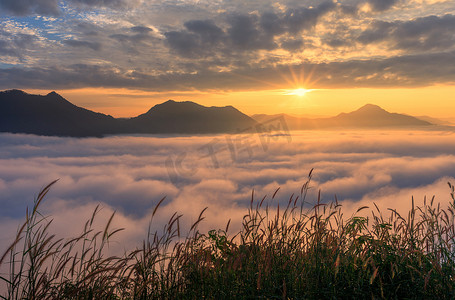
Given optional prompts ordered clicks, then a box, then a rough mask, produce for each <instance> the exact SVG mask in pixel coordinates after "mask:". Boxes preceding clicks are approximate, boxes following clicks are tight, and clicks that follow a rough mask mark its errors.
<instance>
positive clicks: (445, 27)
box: [358, 14, 455, 51]
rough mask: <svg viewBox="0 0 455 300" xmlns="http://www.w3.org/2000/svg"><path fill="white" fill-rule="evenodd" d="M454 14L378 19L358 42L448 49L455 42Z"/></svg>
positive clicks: (414, 49)
mask: <svg viewBox="0 0 455 300" xmlns="http://www.w3.org/2000/svg"><path fill="white" fill-rule="evenodd" d="M454 31H455V16H454V15H451V14H446V15H444V16H427V17H422V18H417V19H414V20H410V21H393V22H386V21H375V22H373V23H372V25H371V26H370V28H369V29H367V30H365V31H364V32H363V33H362V34H361V35H360V36H359V37H358V41H359V42H361V43H363V44H371V43H379V42H386V43H387V44H388V46H389V47H390V48H391V49H402V50H407V51H409V50H413V51H428V50H448V49H452V48H453V46H454V45H455V33H454Z"/></svg>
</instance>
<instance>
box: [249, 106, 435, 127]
mask: <svg viewBox="0 0 455 300" xmlns="http://www.w3.org/2000/svg"><path fill="white" fill-rule="evenodd" d="M277 116H278V115H254V116H253V118H254V119H255V120H256V121H258V122H264V121H267V120H268V119H272V118H275V117H277ZM281 116H283V117H284V118H285V120H286V123H287V125H288V127H289V128H290V129H293V130H297V129H299V130H301V129H325V128H384V127H387V128H394V127H395V128H401V127H414V126H429V125H433V124H432V123H430V122H427V121H424V120H421V119H418V118H415V117H412V116H408V115H404V114H397V113H390V112H388V111H386V110H384V109H383V108H381V107H379V106H377V105H374V104H366V105H364V106H362V107H361V108H359V109H357V110H355V111H353V112H350V113H341V114H339V115H337V116H335V117H330V118H315V119H309V118H299V117H293V116H289V115H285V114H283V115H281Z"/></svg>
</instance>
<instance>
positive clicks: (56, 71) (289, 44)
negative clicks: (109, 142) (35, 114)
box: [0, 0, 455, 118]
mask: <svg viewBox="0 0 455 300" xmlns="http://www.w3.org/2000/svg"><path fill="white" fill-rule="evenodd" d="M0 18H1V22H0V89H2V90H5V89H12V88H17V89H22V90H25V91H27V92H33V93H39V94H47V93H48V92H50V91H52V90H55V91H57V92H58V93H60V94H61V95H63V96H64V97H65V98H67V99H68V100H69V101H71V102H73V103H75V104H76V105H79V106H83V107H86V108H89V109H93V110H96V111H99V112H103V113H107V114H111V115H113V116H116V117H131V116H136V115H138V114H140V113H144V112H145V111H147V110H148V109H149V108H150V107H151V106H153V105H155V104H158V103H161V102H164V101H166V100H168V99H174V100H191V101H196V102H198V103H201V104H204V105H214V106H224V105H234V106H235V107H237V108H239V109H240V110H241V111H243V112H245V113H247V114H254V113H281V112H284V113H292V114H302V115H334V114H337V113H339V112H348V111H351V110H354V109H357V108H359V107H360V106H362V105H364V104H366V103H373V104H377V105H380V106H382V107H383V108H385V109H387V110H389V111H393V112H400V113H408V114H413V115H431V116H434V117H441V118H447V117H453V111H455V101H453V96H452V95H454V94H455V2H454V1H452V0H447V1H446V0H334V1H331V0H329V1H324V0H323V1H320V0H318V1H315V0H299V1H297V0H285V1H269V0H248V1H244V0H242V1H240V0H159V1H158V0H148V1H145V0H64V1H59V0H20V1H19V0H0ZM295 89H307V90H308V92H307V93H306V94H305V95H296V93H295V92H293V91H294V90H295Z"/></svg>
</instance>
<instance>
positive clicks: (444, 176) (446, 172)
mask: <svg viewBox="0 0 455 300" xmlns="http://www.w3.org/2000/svg"><path fill="white" fill-rule="evenodd" d="M311 169H314V171H313V178H312V181H311V188H310V191H309V194H308V197H307V199H306V201H307V205H308V206H310V205H312V204H314V203H315V201H316V199H317V193H318V192H319V191H321V199H322V201H323V202H326V203H327V202H330V201H333V200H334V197H335V195H336V196H337V198H338V200H339V201H340V202H341V203H342V204H343V205H344V206H345V207H346V210H348V211H354V210H355V209H356V208H357V207H360V206H363V205H369V206H372V204H373V202H374V203H376V204H377V205H378V206H379V207H381V208H382V209H386V208H389V207H391V208H397V209H402V210H406V209H408V208H409V207H410V206H411V197H412V196H414V199H415V200H416V202H417V203H421V202H422V200H423V199H424V197H425V196H427V197H432V196H433V195H434V196H435V197H436V200H437V201H439V202H441V203H443V204H444V205H446V204H447V203H448V201H449V200H450V193H449V187H448V185H447V182H449V181H450V182H453V183H454V184H455V178H454V176H455V134H454V132H451V131H437V130H432V131H416V130H412V131H404V130H393V131H373V130H369V131H341V130H340V131H299V132H279V131H277V132H270V134H259V133H254V132H251V133H246V134H238V135H214V136H110V137H105V138H63V137H42V136H34V135H24V134H0V228H2V230H1V231H0V252H2V253H3V250H4V249H5V248H6V247H7V245H9V243H10V242H11V241H12V239H13V236H14V234H15V232H16V230H17V228H18V226H19V224H20V223H21V222H22V221H23V220H24V216H25V211H26V207H27V206H28V207H31V206H32V205H33V201H34V198H35V197H36V195H37V194H38V192H39V191H40V189H41V188H43V187H44V186H46V185H47V184H48V183H50V182H51V181H53V180H55V179H58V182H57V183H56V184H55V185H54V186H53V187H52V189H51V191H50V192H49V194H48V195H47V197H46V199H45V201H44V202H43V203H42V204H41V207H40V212H41V213H42V214H43V215H44V216H49V217H50V218H53V219H54V223H53V225H52V226H53V227H52V231H54V232H56V233H57V235H58V236H60V237H64V238H65V237H70V236H75V235H77V234H78V233H80V232H81V231H82V227H83V224H84V222H85V221H86V220H87V219H89V218H90V216H91V214H92V211H93V210H94V208H95V207H96V206H97V205H98V204H100V207H101V208H102V209H101V212H100V214H99V219H98V220H99V226H100V230H102V228H103V226H104V223H105V222H106V221H107V219H108V218H109V216H110V215H111V214H112V212H113V211H116V217H115V218H114V223H113V227H118V228H120V227H122V228H125V230H124V231H123V232H121V233H119V234H118V235H117V237H116V239H115V240H114V241H113V242H112V243H113V246H112V247H118V248H119V249H129V250H132V248H134V247H135V246H136V245H139V243H140V241H142V240H143V239H144V238H145V236H146V233H147V230H148V225H149V222H150V217H151V214H152V211H153V209H154V207H155V205H156V204H157V203H158V202H159V201H160V200H161V199H162V198H163V197H166V198H165V200H164V202H163V203H162V205H161V207H160V208H159V210H158V213H157V215H156V216H155V219H154V221H153V224H152V227H153V228H155V229H158V228H161V226H162V225H163V224H165V223H167V221H168V219H169V218H170V216H171V215H172V214H173V213H174V212H176V211H177V212H179V213H181V214H183V215H184V217H183V219H182V226H184V225H185V224H186V225H188V224H191V223H192V222H194V221H195V220H196V219H197V217H198V215H199V213H200V212H201V210H203V209H204V208H205V207H208V209H207V211H206V212H205V217H206V219H205V220H204V221H203V222H202V223H201V224H200V227H199V228H200V230H209V229H213V228H224V227H225V225H226V223H227V221H228V220H229V219H232V222H231V224H232V225H231V228H232V229H233V230H235V229H236V228H237V229H238V228H239V224H240V223H239V222H240V220H241V219H242V217H243V216H244V214H245V212H246V209H247V207H248V205H249V203H250V201H251V197H252V191H253V190H254V199H255V200H260V199H262V198H263V196H266V195H268V198H266V200H265V201H266V202H267V201H268V202H269V204H270V205H276V204H277V203H278V202H281V203H287V200H288V199H289V197H290V196H291V195H292V194H293V193H294V194H299V193H300V189H301V186H302V184H304V183H305V182H306V180H307V176H308V173H309V171H310V170H311ZM278 187H281V189H280V190H279V192H278V194H277V197H275V199H273V201H272V200H270V198H271V195H272V194H273V193H274V192H275V191H276V189H277V188H278ZM153 228H152V229H153Z"/></svg>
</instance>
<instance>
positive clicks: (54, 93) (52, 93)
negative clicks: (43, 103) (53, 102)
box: [46, 91, 61, 97]
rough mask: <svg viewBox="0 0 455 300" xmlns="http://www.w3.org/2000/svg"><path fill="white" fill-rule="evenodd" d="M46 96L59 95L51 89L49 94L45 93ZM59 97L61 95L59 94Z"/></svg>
mask: <svg viewBox="0 0 455 300" xmlns="http://www.w3.org/2000/svg"><path fill="white" fill-rule="evenodd" d="M46 96H60V95H59V94H57V93H56V92H55V91H52V92H50V93H49V94H47V95H46ZM60 97H61V96H60Z"/></svg>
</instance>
